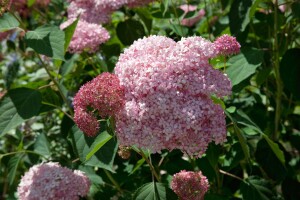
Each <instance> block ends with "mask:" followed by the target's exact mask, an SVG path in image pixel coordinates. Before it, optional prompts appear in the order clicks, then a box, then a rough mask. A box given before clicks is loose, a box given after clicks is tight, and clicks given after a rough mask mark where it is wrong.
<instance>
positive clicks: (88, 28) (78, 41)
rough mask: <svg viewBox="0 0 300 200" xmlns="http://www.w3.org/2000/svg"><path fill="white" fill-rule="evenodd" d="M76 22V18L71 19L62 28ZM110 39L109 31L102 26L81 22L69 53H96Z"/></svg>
mask: <svg viewBox="0 0 300 200" xmlns="http://www.w3.org/2000/svg"><path fill="white" fill-rule="evenodd" d="M74 21H75V18H73V19H69V20H68V21H66V22H65V23H63V24H61V26H60V28H61V29H64V28H66V27H67V26H69V25H70V24H72V23H73V22H74ZM109 38H110V35H109V33H108V31H107V30H106V29H105V28H103V27H102V26H101V25H98V24H92V23H88V22H86V21H82V20H79V21H78V24H77V27H76V30H75V32H74V35H73V37H72V40H71V43H70V45H69V51H70V52H71V53H82V52H83V51H87V52H89V53H94V52H96V51H97V50H98V49H99V45H100V44H102V43H105V42H106V41H107V40H108V39H109Z"/></svg>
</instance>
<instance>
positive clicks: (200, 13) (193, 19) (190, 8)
mask: <svg viewBox="0 0 300 200" xmlns="http://www.w3.org/2000/svg"><path fill="white" fill-rule="evenodd" d="M179 8H180V9H181V10H183V11H184V14H183V17H185V16H186V15H187V13H188V12H193V11H195V10H197V6H193V5H188V4H184V5H181V6H180V7H179ZM203 16H205V10H204V9H201V10H199V11H198V13H197V15H196V16H194V17H191V18H184V19H182V20H181V22H180V23H181V25H183V26H189V27H191V26H194V25H195V24H196V23H197V22H199V21H200V20H201V19H202V17H203Z"/></svg>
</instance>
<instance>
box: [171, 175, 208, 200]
mask: <svg viewBox="0 0 300 200" xmlns="http://www.w3.org/2000/svg"><path fill="white" fill-rule="evenodd" d="M171 188H172V190H173V191H174V192H175V193H176V194H177V195H178V197H179V198H180V199H181V200H203V199H204V195H205V193H206V192H207V191H208V189H209V183H208V180H207V178H206V177H205V176H204V175H203V174H202V173H201V171H199V172H192V171H185V170H182V171H180V172H179V173H177V174H174V176H173V179H172V182H171Z"/></svg>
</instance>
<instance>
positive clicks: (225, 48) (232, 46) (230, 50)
mask: <svg viewBox="0 0 300 200" xmlns="http://www.w3.org/2000/svg"><path fill="white" fill-rule="evenodd" d="M214 44H215V46H216V49H217V51H218V54H220V55H225V56H229V55H232V54H238V53H239V52H240V48H241V45H240V44H239V43H238V42H237V40H236V38H235V37H232V36H229V35H227V34H225V35H222V36H221V37H218V38H217V39H216V40H215V42H214Z"/></svg>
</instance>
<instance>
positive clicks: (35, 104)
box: [8, 88, 42, 119]
mask: <svg viewBox="0 0 300 200" xmlns="http://www.w3.org/2000/svg"><path fill="white" fill-rule="evenodd" d="M8 95H9V96H10V98H11V100H12V102H13V103H14V105H15V107H16V109H17V112H18V114H19V115H20V116H21V117H22V118H23V119H29V118H31V117H33V116H35V115H37V114H38V113H39V111H40V108H41V105H42V103H41V102H42V95H41V93H40V92H39V91H37V90H33V89H30V88H16V89H12V90H9V91H8Z"/></svg>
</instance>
